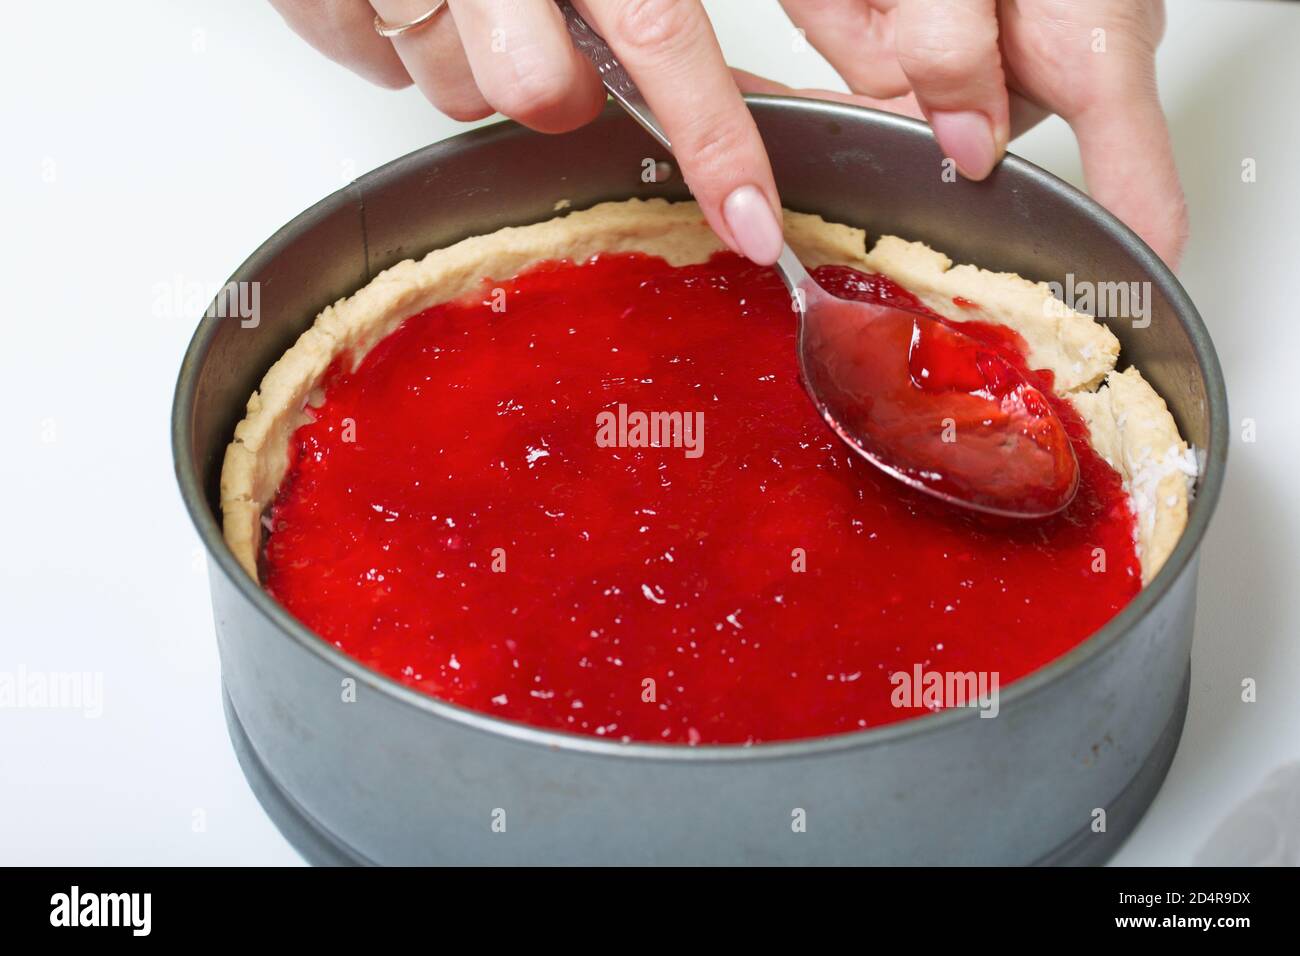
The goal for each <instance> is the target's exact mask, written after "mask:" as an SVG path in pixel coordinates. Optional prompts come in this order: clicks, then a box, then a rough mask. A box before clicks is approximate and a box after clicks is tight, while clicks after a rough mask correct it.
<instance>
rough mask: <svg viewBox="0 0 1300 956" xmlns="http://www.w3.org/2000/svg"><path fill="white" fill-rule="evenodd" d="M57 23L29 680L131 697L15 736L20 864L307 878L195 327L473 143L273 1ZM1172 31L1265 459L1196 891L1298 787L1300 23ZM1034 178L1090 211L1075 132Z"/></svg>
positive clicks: (1197, 744)
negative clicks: (208, 309)
mask: <svg viewBox="0 0 1300 956" xmlns="http://www.w3.org/2000/svg"><path fill="white" fill-rule="evenodd" d="M58 6H59V8H60V13H61V14H64V15H66V16H67V17H68V18H69V22H71V21H73V20H75V23H76V26H75V28H73V27H71V26H69V27H62V26H58V27H57V28H56V26H55V25H56V24H57V20H56V19H53V18H52V17H51V11H50V10H49V9H47V5H44V4H35V3H26V4H11V5H9V7H8V8H7V9H6V15H5V16H6V21H7V22H6V28H5V29H4V30H3V31H0V70H2V71H3V78H4V82H3V84H0V97H3V102H4V109H3V113H2V114H0V115H2V116H3V120H4V124H3V136H4V146H3V149H0V173H2V175H0V195H2V196H3V205H0V211H2V217H0V245H2V246H3V250H2V252H3V254H2V255H0V263H2V265H0V268H2V269H3V279H4V282H3V289H4V294H5V312H6V314H5V315H4V318H3V330H4V336H5V340H4V344H3V346H0V396H2V397H3V406H2V407H3V409H4V413H3V420H2V421H3V426H2V428H0V430H2V432H3V434H2V436H0V442H2V443H0V501H3V502H4V508H3V519H2V523H0V527H2V528H3V547H0V672H10V673H14V672H17V671H18V670H19V669H20V668H26V669H27V670H28V671H47V672H60V671H78V672H84V671H89V672H98V673H102V675H103V682H104V683H103V713H102V716H100V717H98V718H97V719H95V718H89V717H86V716H84V715H83V714H81V713H79V712H75V711H68V710H40V709H12V708H10V709H0V864H9V863H34V864H114V863H119V864H136V863H158V864H185V863H196V864H233V863H256V864H296V863H300V862H301V861H300V859H299V857H298V856H297V854H296V853H295V852H294V851H293V850H292V849H291V848H290V846H289V845H288V844H287V843H286V842H285V840H284V839H283V838H282V837H281V836H280V834H279V833H278V832H277V831H276V829H275V827H274V826H272V825H271V823H270V821H269V820H268V819H267V817H266V815H265V814H264V813H263V812H262V810H261V808H260V807H259V806H258V804H257V802H256V800H255V799H254V797H253V795H252V793H251V792H250V790H249V788H248V785H247V784H246V783H245V782H244V779H243V776H242V775H241V773H240V771H239V768H238V766H237V765H236V763H235V758H234V754H233V752H232V751H231V747H230V744H229V742H228V739H227V736H226V728H225V724H224V721H223V717H222V712H221V706H220V697H219V671H218V662H217V654H216V644H215V640H214V637H213V625H212V616H211V607H210V604H209V598H208V585H207V579H206V570H205V567H204V558H203V554H202V550H201V549H200V547H199V543H198V539H197V536H196V534H195V532H194V530H193V528H192V527H191V525H190V522H189V519H188V517H187V516H186V515H185V513H184V510H183V508H182V506H181V502H180V498H179V495H178V493H177V490H176V486H175V481H174V479H173V477H172V462H171V452H170V447H169V439H168V415H169V411H170V404H171V393H172V387H173V384H174V382H175V376H176V371H177V368H178V366H179V363H180V359H181V355H182V353H183V351H184V349H185V346H186V344H187V343H188V341H189V338H190V335H191V333H192V332H193V329H194V325H195V322H196V318H197V316H198V314H199V313H200V312H201V311H202V309H203V307H204V305H205V304H206V297H205V296H200V297H199V298H198V299H197V300H195V301H190V302H187V301H185V299H186V297H187V296H188V295H189V293H190V291H191V290H194V289H205V290H209V289H211V288H213V287H215V286H217V285H218V284H220V283H221V282H223V281H224V280H225V278H226V276H228V275H229V274H230V273H231V272H232V271H233V270H234V268H235V267H236V266H237V265H238V264H239V263H240V262H241V261H242V260H243V258H244V257H245V256H246V255H247V253H249V252H250V251H251V250H252V249H254V248H255V247H256V246H257V245H258V244H259V243H260V242H261V241H262V240H263V239H264V238H266V237H267V236H268V235H270V234H271V232H273V231H274V230H275V229H276V228H277V227H278V226H280V225H281V224H283V223H284V222H286V221H287V220H289V219H290V218H292V217H293V216H294V215H295V214H296V213H298V212H299V211H300V210H302V209H303V208H305V207H306V206H308V205H310V204H311V203H313V202H314V201H315V200H317V199H319V198H320V197H322V196H324V195H325V194H327V193H329V192H331V191H333V190H334V189H336V188H338V187H339V186H340V185H342V184H343V183H344V182H345V181H347V180H348V179H350V178H352V177H354V176H356V175H358V174H360V173H362V172H365V171H366V170H369V169H372V168H374V167H376V166H378V165H380V164H382V163H384V162H386V161H388V160H390V159H392V158H394V157H396V156H399V155H402V154H403V153H406V152H409V151H411V150H413V149H416V148H418V147H420V146H422V145H424V144H426V143H428V142H430V141H433V140H437V139H440V138H442V137H444V136H447V135H450V134H452V133H455V132H457V131H459V130H460V129H462V128H464V127H463V126H462V125H461V124H457V123H454V122H452V121H450V120H447V119H444V118H442V117H441V116H439V115H438V114H437V113H435V112H434V111H433V110H432V108H430V107H428V106H427V105H426V104H425V103H424V102H423V101H422V100H421V99H420V97H419V94H418V93H416V92H415V91H413V90H408V91H403V92H401V93H389V92H385V91H381V90H378V89H375V88H371V87H369V86H367V85H366V84H365V83H363V82H362V81H360V80H358V79H356V78H354V77H353V76H351V75H350V74H348V73H347V72H345V71H344V70H342V69H341V68H338V67H336V66H334V65H333V64H331V63H329V62H328V61H326V60H324V59H323V58H321V57H320V56H318V55H317V54H315V53H314V52H313V51H311V50H310V49H308V48H307V47H306V46H305V45H304V44H302V43H301V42H300V41H299V40H298V39H297V38H296V37H295V36H293V35H292V34H291V33H290V32H289V31H288V29H287V28H285V27H284V26H283V25H282V24H281V22H280V21H279V19H278V17H277V16H276V15H275V14H274V13H273V12H272V10H271V8H270V7H269V6H268V5H267V4H266V3H263V2H251V0H250V2H241V3H229V2H225V3H220V2H217V0H207V2H200V0H184V2H182V0H169V2H166V3H163V2H158V0H153V2H144V3H134V4H130V5H126V6H123V5H118V4H107V3H95V2H90V0H71V2H68V3H63V4H59V5H58ZM708 6H709V8H710V11H711V12H712V13H713V14H714V17H715V21H716V23H717V25H718V30H719V33H720V35H721V36H722V39H723V45H724V47H725V49H726V51H727V54H728V57H729V59H730V60H731V61H732V62H733V63H734V64H735V65H737V66H742V67H746V68H749V69H752V70H755V71H759V72H761V71H763V70H764V69H766V70H768V72H770V73H771V74H772V75H774V76H776V78H778V79H781V80H783V81H785V82H789V83H792V84H795V85H816V86H833V87H837V88H838V83H837V81H836V80H835V78H834V76H833V74H832V73H831V71H830V70H829V68H828V67H827V66H826V64H825V63H824V62H823V61H821V60H820V58H819V57H818V56H817V55H816V54H815V53H813V52H811V51H809V52H806V53H802V54H798V55H792V54H791V53H790V49H791V44H790V32H789V31H790V27H789V24H788V23H787V22H786V21H785V20H784V19H783V17H782V15H781V14H780V12H779V10H778V9H777V7H776V4H775V2H770V0H715V2H711V3H709V4H708ZM1171 8H1172V9H1171V10H1170V26H1169V31H1168V35H1167V38H1166V40H1165V44H1164V46H1163V48H1162V52H1161V55H1160V73H1161V79H1162V86H1163V93H1164V97H1165V103H1166V107H1167V110H1168V113H1169V116H1170V119H1171V122H1172V125H1173V131H1174V138H1175V141H1176V146H1177V154H1178V157H1179V162H1180V165H1181V168H1182V173H1183V177H1184V182H1185V184H1186V188H1187V192H1188V197H1189V200H1190V204H1191V215H1192V224H1193V237H1192V241H1191V245H1190V247H1189V249H1188V253H1187V257H1186V261H1185V263H1184V266H1183V268H1182V279H1183V282H1184V283H1185V284H1186V286H1187V288H1188V290H1189V291H1190V293H1191V295H1192V298H1193V299H1194V300H1195V302H1196V303H1197V304H1198V306H1199V308H1200V310H1201V313H1202V314H1203V315H1204V317H1205V320H1206V322H1207V323H1208V325H1209V327H1210V329H1211V331H1212V333H1213V335H1214V339H1215V342H1216V344H1217V346H1218V349H1219V355H1220V357H1221V359H1222V361H1223V365H1224V368H1225V371H1226V373H1227V378H1228V388H1229V394H1230V397H1231V402H1232V415H1233V419H1234V422H1240V421H1241V419H1243V418H1252V419H1254V420H1255V422H1256V427H1257V440H1256V441H1255V442H1253V443H1246V442H1243V441H1242V440H1241V437H1240V432H1239V431H1238V433H1237V434H1235V435H1234V439H1233V444H1232V449H1231V462H1230V464H1231V468H1230V476H1229V480H1228V483H1227V487H1226V489H1225V492H1224V496H1223V500H1222V502H1221V504H1220V506H1219V510H1218V513H1217V516H1216V519H1215V522H1214V525H1213V527H1212V530H1211V531H1210V534H1209V538H1208V540H1207V541H1206V543H1205V548H1204V558H1203V562H1202V567H1201V579H1200V605H1199V611H1198V618H1197V632H1196V642H1195V649H1194V652H1193V683H1192V696H1191V710H1190V713H1189V714H1188V718H1187V726H1186V731H1185V733H1184V735H1183V740H1182V745H1181V747H1180V749H1179V751H1178V755H1177V758H1176V760H1175V762H1174V765H1173V769H1172V771H1171V772H1170V775H1169V778H1168V781H1167V782H1166V783H1165V785H1164V788H1163V789H1162V790H1161V792H1160V795H1159V797H1158V798H1157V800H1156V802H1155V804H1154V806H1153V807H1152V808H1151V811H1150V812H1149V813H1148V814H1147V816H1146V818H1145V819H1144V820H1143V822H1142V823H1141V825H1140V826H1139V828H1138V830H1137V831H1136V833H1135V834H1134V835H1133V837H1132V838H1131V839H1130V840H1129V841H1128V843H1127V844H1126V845H1125V846H1124V848H1123V849H1122V851H1121V852H1120V854H1119V855H1118V857H1117V858H1116V862H1117V863H1124V864H1183V863H1187V862H1189V861H1191V859H1192V858H1193V856H1194V854H1195V853H1196V851H1197V850H1198V848H1199V847H1200V846H1201V845H1202V844H1203V843H1204V841H1205V839H1206V837H1207V836H1208V835H1209V833H1210V832H1211V831H1212V830H1213V828H1214V826H1215V825H1216V824H1217V822H1218V821H1219V820H1220V819H1221V818H1222V816H1223V815H1224V814H1225V813H1226V812H1228V811H1229V810H1230V809H1231V808H1232V807H1233V806H1234V805H1236V804H1237V803H1238V802H1239V801H1241V800H1242V799H1244V798H1245V797H1246V796H1248V795H1249V794H1250V793H1252V792H1253V791H1255V790H1256V789H1257V788H1258V787H1259V786H1260V784H1261V782H1262V781H1263V780H1264V778H1265V777H1266V776H1267V775H1268V774H1269V773H1270V772H1271V771H1273V770H1274V769H1275V768H1277V767H1279V766H1280V765H1282V764H1284V763H1287V762H1290V761H1294V760H1296V759H1297V757H1300V733H1298V731H1300V694H1297V693H1296V686H1297V679H1298V678H1300V643H1297V641H1296V640H1295V637H1296V624H1295V622H1296V621H1297V620H1300V587H1297V583H1296V576H1297V570H1298V565H1297V561H1296V549H1295V544H1294V543H1295V541H1296V539H1297V537H1298V536H1300V496H1297V494H1296V493H1295V486H1294V481H1295V479H1294V475H1296V474H1297V473H1298V472H1300V454H1298V451H1297V449H1300V415H1298V414H1297V413H1296V411H1295V407H1294V397H1293V396H1294V389H1295V375H1296V373H1295V366H1296V362H1297V360H1298V359H1300V322H1298V321H1297V318H1298V317H1297V306H1296V289H1295V281H1296V277H1297V275H1298V274H1300V261H1298V259H1297V252H1300V243H1298V242H1297V240H1296V232H1297V223H1300V190H1298V189H1297V180H1296V177H1297V175H1300V173H1297V167H1296V157H1297V156H1300V124H1297V123H1296V122H1295V117H1294V115H1293V112H1292V115H1288V111H1292V109H1293V104H1294V101H1295V96H1296V92H1297V90H1300V56H1297V54H1296V50H1297V49H1300V5H1291V4H1285V3H1269V2H1234V3H1222V2H1214V0H1209V2H1205V0H1173V2H1172V3H1171ZM56 34H57V35H56ZM1013 149H1014V150H1015V151H1016V152H1019V153H1020V154H1022V155H1024V156H1027V157H1028V158H1030V159H1032V160H1034V161H1035V162H1037V163H1039V164H1041V165H1043V166H1045V167H1046V168H1048V169H1050V170H1052V171H1053V172H1055V173H1057V174H1058V175H1061V176H1063V177H1065V178H1066V179H1069V180H1071V181H1072V182H1075V183H1076V184H1078V183H1079V182H1080V178H1081V177H1080V169H1079V162H1078V159H1077V157H1076V155H1075V153H1074V147H1073V140H1072V138H1071V136H1070V133H1069V131H1068V129H1067V128H1066V127H1065V126H1064V125H1063V124H1061V123H1060V122H1059V121H1055V120H1054V121H1051V122H1049V123H1048V124H1045V125H1044V126H1042V127H1040V128H1039V129H1038V130H1036V131H1034V132H1032V133H1031V134H1029V135H1028V136H1026V137H1025V138H1023V139H1022V140H1020V141H1019V142H1018V143H1016V144H1015V145H1014V147H1013ZM1247 157H1249V158H1253V159H1255V160H1256V162H1257V168H1258V180H1257V181H1256V182H1254V183H1250V184H1245V183H1243V182H1242V181H1241V176H1240V170H1241V163H1242V160H1243V159H1244V158H1247ZM178 289H179V290H180V293H181V294H180V295H179V296H178V295H177V294H176V290H178ZM1289 476H1290V477H1289ZM1244 677H1253V678H1255V680H1256V681H1257V682H1258V687H1259V697H1258V701H1257V702H1256V703H1253V704H1245V703H1242V702H1241V700H1240V682H1241V680H1242V678H1244ZM196 821H201V822H202V824H203V825H202V826H196Z"/></svg>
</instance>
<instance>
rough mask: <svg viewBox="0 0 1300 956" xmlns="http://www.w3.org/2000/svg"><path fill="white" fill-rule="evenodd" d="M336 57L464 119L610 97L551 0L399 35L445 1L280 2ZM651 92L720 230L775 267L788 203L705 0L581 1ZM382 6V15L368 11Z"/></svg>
mask: <svg viewBox="0 0 1300 956" xmlns="http://www.w3.org/2000/svg"><path fill="white" fill-rule="evenodd" d="M271 2H272V4H273V5H274V6H275V8H276V9H277V10H279V11H280V13H281V14H282V15H283V16H284V18H285V20H287V21H288V23H289V25H290V26H291V27H293V29H294V30H295V31H296V32H297V33H298V34H299V35H301V36H302V37H303V38H304V39H306V40H307V42H309V43H310V44H311V45H312V46H314V47H316V48H317V49H318V50H320V51H321V52H322V53H324V54H325V55H326V56H328V57H330V58H331V59H333V60H335V61H337V62H339V63H342V64H343V65H344V66H347V67H349V68H350V69H352V70H354V71H355V72H357V73H360V74H361V75H362V76H364V77H366V78H368V79H370V80H373V81H374V82H377V83H379V84H381V85H384V86H389V87H395V88H396V87H402V86H407V85H409V84H410V83H411V82H414V83H415V85H416V86H418V87H419V88H420V90H421V92H423V93H424V95H425V96H426V97H427V98H428V99H429V101H430V102H431V103H433V105H434V106H436V107H437V108H438V109H440V110H441V111H442V112H444V113H446V114H447V115H448V116H451V117H453V118H454V119H459V120H474V119H480V118H482V117H484V116H488V115H490V114H491V113H492V112H494V111H495V112H500V113H504V114H505V115H506V116H509V117H511V118H512V119H515V120H518V121H519V122H521V123H523V124H524V125H526V126H530V127H532V128H533V129H537V130H541V131H543V132H563V131H565V130H570V129H574V128H576V127H579V126H582V125H583V124H585V123H587V122H590V121H591V120H592V119H594V118H595V116H596V115H597V114H598V113H599V112H600V110H601V108H602V107H603V105H604V103H605V90H604V87H603V86H602V85H601V82H600V79H599V77H597V75H596V71H595V69H594V68H593V67H592V65H591V64H590V63H589V62H588V61H587V60H586V59H584V58H583V57H582V56H581V54H579V53H578V52H577V50H576V49H574V47H573V44H572V43H571V42H570V40H569V34H568V31H567V30H566V28H565V25H564V20H563V18H562V16H561V15H560V11H559V10H558V9H557V8H556V6H555V4H554V3H553V2H552V0H450V3H449V4H448V9H447V10H444V11H443V12H442V13H439V14H438V15H437V16H436V17H434V19H433V20H432V21H431V22H429V23H428V24H426V25H424V26H422V27H420V28H419V29H416V30H412V31H411V32H410V33H407V34H405V35H403V36H399V37H394V38H393V39H392V40H391V41H389V40H386V39H384V38H383V37H380V36H379V35H378V34H377V33H376V32H375V30H374V27H373V24H372V21H373V19H374V16H375V13H376V12H378V13H379V15H380V16H381V17H383V19H384V20H385V21H387V22H389V23H406V22H409V21H411V20H413V19H415V18H416V17H419V16H421V15H422V14H425V13H427V12H428V11H429V10H430V9H431V8H432V7H433V5H434V3H435V0H372V2H371V3H367V2H366V0H271ZM576 5H577V6H578V9H579V11H580V12H581V13H582V15H583V16H584V17H585V18H587V20H588V22H590V23H591V25H592V26H593V27H595V29H596V30H597V32H599V33H600V34H601V36H603V37H604V38H605V40H606V41H607V42H608V43H609V45H610V46H611V47H612V48H613V49H614V52H615V53H617V54H618V57H619V59H620V60H621V61H622V63H623V65H624V66H625V67H626V68H627V70H628V73H629V74H631V76H632V78H633V80H635V81H636V83H637V85H638V86H639V87H640V88H641V91H642V93H643V94H644V95H645V98H646V101H647V102H648V103H649V104H650V107H651V109H653V110H654V111H655V114H656V116H658V118H659V121H660V122H661V123H662V124H663V127H664V129H665V131H666V132H667V133H668V137H669V139H670V140H672V143H673V151H674V153H675V154H676V160H677V163H678V165H679V166H680V167H681V170H682V175H683V176H684V177H685V179H686V182H687V183H688V184H689V185H690V187H691V191H692V192H693V193H694V195H695V198H696V200H697V201H698V202H699V204H700V207H701V208H702V209H703V211H704V215H705V217H706V218H707V219H708V221H709V224H710V225H711V226H712V227H713V229H714V231H715V232H717V233H718V235H719V236H720V237H721V238H722V240H723V241H724V242H726V243H727V245H728V246H730V247H731V248H732V249H733V250H734V251H736V252H739V253H741V254H743V255H745V256H748V257H749V258H750V259H753V260H754V261H755V262H758V263H760V264H762V265H768V264H770V263H772V262H775V261H776V258H777V256H778V255H779V254H780V251H781V226H780V219H779V210H780V208H781V206H780V200H779V198H778V197H777V192H776V185H775V183H774V182H773V179H772V170H771V166H770V165H769V163H768V159H767V153H766V151H765V150H764V148H763V143H762V140H761V139H760V138H759V135H758V129H757V128H756V127H755V125H754V120H753V118H752V117H751V116H750V114H749V110H748V109H747V108H746V107H745V103H744V100H742V99H741V96H740V91H739V89H737V86H736V81H735V79H734V78H733V76H732V74H731V72H730V70H728V69H727V65H726V62H725V61H724V60H723V58H722V51H721V50H720V49H719V47H718V42H717V39H716V38H715V37H714V35H713V29H712V27H711V26H710V24H709V20H708V17H707V15H706V14H705V12H704V9H703V7H702V6H701V5H700V3H699V0H594V2H578V3H577V4H576ZM372 7H373V9H372Z"/></svg>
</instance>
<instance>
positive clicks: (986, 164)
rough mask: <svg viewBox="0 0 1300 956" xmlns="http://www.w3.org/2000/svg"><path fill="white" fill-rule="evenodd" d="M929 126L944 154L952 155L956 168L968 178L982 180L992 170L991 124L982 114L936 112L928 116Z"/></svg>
mask: <svg viewBox="0 0 1300 956" xmlns="http://www.w3.org/2000/svg"><path fill="white" fill-rule="evenodd" d="M930 126H931V127H933V129H934V135H935V138H936V139H938V140H939V148H940V149H942V150H943V154H944V155H945V156H948V157H951V158H952V161H953V162H955V163H956V164H957V171H958V172H959V173H961V174H962V175H963V176H965V177H966V178H967V179H983V178H984V177H985V176H987V175H988V174H989V173H991V172H992V171H993V165H994V164H995V163H996V162H997V161H998V150H997V146H996V144H995V143H994V139H993V124H992V123H990V122H989V118H988V117H987V116H985V115H984V114H983V113H976V112H975V111H973V110H964V111H961V112H938V113H934V114H933V115H931V117H930Z"/></svg>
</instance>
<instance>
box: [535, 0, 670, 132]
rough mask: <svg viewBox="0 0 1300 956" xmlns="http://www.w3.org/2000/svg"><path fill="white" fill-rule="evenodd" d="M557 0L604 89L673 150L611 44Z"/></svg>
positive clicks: (566, 2)
mask: <svg viewBox="0 0 1300 956" xmlns="http://www.w3.org/2000/svg"><path fill="white" fill-rule="evenodd" d="M557 2H558V4H559V7H560V13H562V14H563V15H564V23H565V25H566V26H567V27H568V28H569V36H570V37H572V38H573V45H574V46H576V47H577V48H578V52H579V53H581V54H582V55H583V56H585V57H586V58H587V59H588V60H590V61H591V62H592V65H593V66H595V67H596V72H597V73H598V74H600V79H601V82H602V83H604V84H605V89H607V90H609V93H610V95H611V96H613V97H614V99H616V100H618V103H619V105H620V106H622V107H623V109H625V110H627V112H628V114H629V115H631V117H632V118H633V119H634V120H636V121H637V122H638V123H640V124H641V127H642V128H643V129H644V130H645V131H646V132H647V133H649V134H650V135H651V136H653V137H654V138H655V139H657V140H658V141H659V144H660V145H661V146H663V148H664V149H666V150H668V151H669V152H672V149H673V144H672V143H671V142H669V141H668V134H667V133H665V132H664V128H663V127H662V126H660V125H659V120H657V119H656V118H655V114H654V112H653V111H652V110H651V109H650V104H649V103H647V102H646V101H645V97H644V96H642V95H641V91H640V90H639V89H638V88H637V85H636V84H635V83H633V82H632V78H631V77H630V76H628V75H627V70H626V69H624V68H623V64H622V63H620V62H619V61H618V57H616V56H615V55H614V51H613V50H611V49H610V48H609V44H608V43H606V42H605V40H604V38H603V37H602V36H601V35H600V34H599V33H597V32H596V31H595V30H593V29H592V28H591V26H590V25H589V24H588V23H587V21H586V20H584V19H582V15H581V14H580V13H578V11H577V10H576V9H575V8H574V6H573V4H572V3H570V2H569V0H557Z"/></svg>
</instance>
